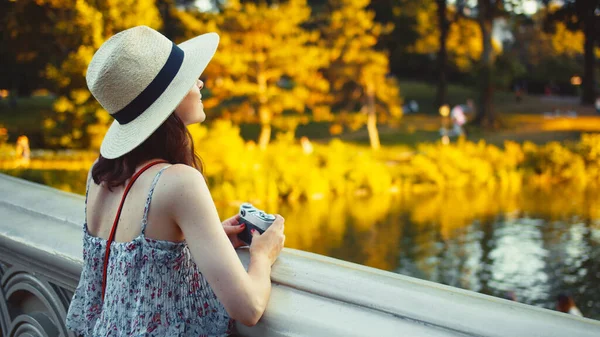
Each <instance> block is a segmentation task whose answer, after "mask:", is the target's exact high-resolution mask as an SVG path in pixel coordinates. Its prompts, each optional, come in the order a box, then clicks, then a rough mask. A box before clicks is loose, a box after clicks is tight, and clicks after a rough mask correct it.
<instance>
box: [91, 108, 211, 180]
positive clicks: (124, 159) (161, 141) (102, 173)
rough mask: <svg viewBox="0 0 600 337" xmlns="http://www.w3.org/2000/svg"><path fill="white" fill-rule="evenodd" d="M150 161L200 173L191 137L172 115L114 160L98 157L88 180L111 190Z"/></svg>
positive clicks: (198, 159)
mask: <svg viewBox="0 0 600 337" xmlns="http://www.w3.org/2000/svg"><path fill="white" fill-rule="evenodd" d="M153 159H164V160H166V161H168V162H169V163H171V164H185V165H188V166H191V167H194V168H196V169H197V170H198V171H200V172H201V173H202V172H203V170H204V167H203V164H202V160H201V159H200V157H199V156H198V155H197V154H196V152H195V151H194V142H193V140H192V135H191V134H190V132H189V131H188V129H187V128H186V127H185V124H184V123H183V121H182V120H181V119H180V118H179V117H177V115H175V114H174V113H173V114H171V115H170V116H169V118H167V120H166V121H165V122H164V123H163V124H162V125H161V126H160V127H159V128H158V129H156V131H154V133H152V135H150V137H148V139H146V140H145V141H144V142H143V143H142V144H141V145H139V146H138V147H136V148H135V149H133V150H132V151H131V152H129V153H126V154H124V155H123V156H121V157H118V158H115V159H106V158H104V157H102V155H100V157H99V158H98V162H96V164H95V165H94V167H93V168H92V178H93V179H94V182H95V183H96V184H97V185H100V184H101V183H104V186H106V187H108V189H109V190H112V188H113V187H118V186H122V185H125V182H126V181H127V180H128V179H129V178H131V177H132V176H133V174H134V173H135V171H136V168H138V167H139V166H140V164H142V163H144V162H147V161H149V160H153Z"/></svg>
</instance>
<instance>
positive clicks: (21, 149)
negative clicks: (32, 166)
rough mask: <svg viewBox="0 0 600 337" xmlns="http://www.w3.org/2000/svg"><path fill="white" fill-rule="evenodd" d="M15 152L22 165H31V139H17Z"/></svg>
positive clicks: (22, 137) (21, 137)
mask: <svg viewBox="0 0 600 337" xmlns="http://www.w3.org/2000/svg"><path fill="white" fill-rule="evenodd" d="M15 152H16V155H17V159H18V160H19V162H20V165H25V166H27V165H29V161H30V159H31V149H30V148H29V138H27V136H24V135H22V136H19V138H17V146H16V148H15Z"/></svg>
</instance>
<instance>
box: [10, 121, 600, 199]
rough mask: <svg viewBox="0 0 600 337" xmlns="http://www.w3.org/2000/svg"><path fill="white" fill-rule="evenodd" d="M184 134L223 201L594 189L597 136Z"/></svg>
mask: <svg viewBox="0 0 600 337" xmlns="http://www.w3.org/2000/svg"><path fill="white" fill-rule="evenodd" d="M190 132H191V133H192V135H193V138H194V141H195V143H196V144H195V145H196V148H197V149H198V150H199V153H200V155H201V157H202V158H203V159H204V161H205V164H206V167H207V169H206V175H207V179H208V181H209V185H210V186H211V191H212V193H213V196H214V198H215V199H216V200H222V201H236V200H237V201H242V200H249V201H256V202H273V201H277V200H280V199H284V200H287V201H288V202H292V203H294V202H297V201H301V200H315V199H327V198H330V197H345V196H372V195H387V194H397V193H401V194H404V193H426V192H427V193H429V192H431V191H450V190H472V189H478V190H485V189H489V190H494V191H505V192H506V193H518V192H519V191H520V190H521V189H522V188H523V186H536V187H539V188H551V187H552V188H553V187H556V186H562V185H564V184H566V185H569V186H571V187H572V188H579V189H585V188H588V187H589V188H598V187H600V185H599V183H600V134H585V135H583V136H582V138H581V140H580V141H579V142H577V143H573V144H560V143H558V142H552V143H548V144H546V145H535V144H532V143H527V142H526V143H524V144H523V145H520V144H518V143H514V142H506V143H505V144H504V146H503V148H499V147H496V146H494V145H489V144H486V143H485V142H483V141H480V142H478V143H473V142H469V141H464V140H459V141H458V142H456V143H451V144H449V145H443V144H441V143H427V144H421V145H420V146H418V148H417V149H416V151H415V152H414V153H412V154H411V153H408V155H407V153H406V150H403V149H399V148H386V147H384V148H382V150H381V151H380V152H377V153H374V152H372V151H370V150H369V148H368V147H364V146H358V145H352V144H347V143H343V142H341V141H339V140H332V141H330V142H329V143H328V144H319V143H312V144H311V143H310V141H307V140H304V141H303V142H304V143H303V142H298V141H297V140H295V139H294V137H293V133H292V132H287V133H280V134H279V135H278V137H277V138H276V139H275V140H274V142H273V143H272V144H271V146H269V147H268V148H267V150H266V151H263V150H260V148H259V147H258V146H257V145H256V144H255V143H254V142H245V141H244V140H243V139H242V138H241V137H240V135H239V128H238V127H237V126H235V125H233V124H232V123H231V121H226V120H220V121H216V122H215V123H213V125H212V126H211V127H210V128H207V127H205V126H203V125H193V126H190ZM223 149H227V150H226V151H223ZM399 151H403V154H402V153H399ZM96 156H97V154H96V153H95V152H93V151H88V152H83V151H67V152H64V151H63V152H53V151H40V150H37V151H32V158H31V162H30V164H29V166H28V167H26V168H29V169H34V170H85V169H86V168H88V167H89V166H90V165H91V164H92V162H93V161H94V159H95V157H96ZM19 165H20V164H19V163H18V161H16V160H12V159H7V158H6V157H5V158H4V159H3V160H0V169H2V170H12V169H17V168H19V167H20V166H19ZM84 178H85V177H83V178H82V179H84ZM505 192H503V193H505Z"/></svg>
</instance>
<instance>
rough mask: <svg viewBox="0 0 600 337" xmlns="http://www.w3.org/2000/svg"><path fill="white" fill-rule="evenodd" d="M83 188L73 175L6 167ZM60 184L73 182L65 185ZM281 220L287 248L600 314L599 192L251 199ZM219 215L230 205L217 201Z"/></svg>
mask: <svg viewBox="0 0 600 337" xmlns="http://www.w3.org/2000/svg"><path fill="white" fill-rule="evenodd" d="M9 173H12V174H15V175H19V176H22V177H24V178H26V179H30V180H33V181H38V182H41V183H45V184H48V185H51V186H54V187H58V188H62V189H65V190H71V191H74V192H78V193H82V187H83V190H84V189H85V185H84V184H85V172H84V173H83V178H82V183H79V181H78V179H75V178H76V177H74V175H77V174H75V173H72V172H71V173H67V172H65V173H62V174H61V173H60V171H54V172H51V173H40V172H37V173H32V172H29V173H27V172H9ZM69 181H77V183H76V184H71V183H69ZM257 206H258V207H261V208H264V209H265V210H266V211H268V212H272V213H275V212H277V213H280V214H282V215H283V216H284V217H285V218H286V246H287V247H291V248H296V249H302V250H306V251H310V252H314V253H318V254H323V255H327V256H331V257H335V258H339V259H342V260H346V261H351V262H356V263H359V264H363V265H367V266H372V267H375V268H380V269H384V270H389V271H393V272H396V273H400V274H404V275H409V276H413V277H418V278H421V279H425V280H430V281H434V282H438V283H443V284H447V285H451V286H455V287H459V288H463V289H470V290H473V291H477V292H481V293H485V294H490V295H494V296H498V297H505V296H506V294H507V292H513V293H514V294H515V296H516V298H517V300H518V301H519V302H523V303H528V304H532V305H536V306H541V307H545V308H551V309H553V308H554V307H555V298H556V296H557V295H558V294H559V293H567V294H570V295H572V296H573V298H574V299H575V302H576V304H577V306H578V307H579V308H580V309H581V311H582V312H583V314H584V316H586V317H590V318H594V319H600V191H582V190H577V189H570V188H568V187H556V188H554V189H553V190H548V191H540V190H536V189H523V190H520V191H491V190H480V191H454V192H446V193H437V194H429V195H411V196H408V195H388V196H378V197H370V198H338V199H335V200H318V201H311V202H308V203H303V204H297V205H293V206H292V205H286V204H283V205H268V204H262V205H260V204H257ZM218 209H219V213H220V215H221V217H223V218H225V217H228V216H230V215H233V214H234V213H236V212H237V206H236V205H231V204H222V203H219V204H218Z"/></svg>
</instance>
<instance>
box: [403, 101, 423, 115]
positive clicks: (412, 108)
mask: <svg viewBox="0 0 600 337" xmlns="http://www.w3.org/2000/svg"><path fill="white" fill-rule="evenodd" d="M402 111H403V112H404V113H405V114H407V113H416V112H419V103H417V101H415V100H410V101H408V103H407V104H405V105H404V106H403V107H402Z"/></svg>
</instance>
